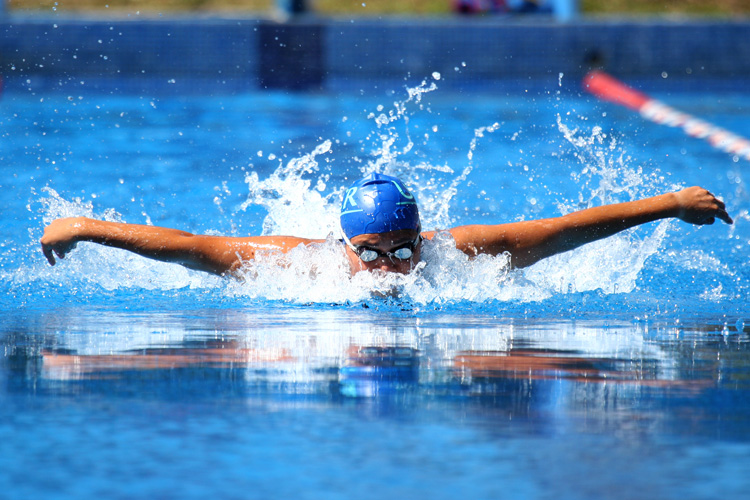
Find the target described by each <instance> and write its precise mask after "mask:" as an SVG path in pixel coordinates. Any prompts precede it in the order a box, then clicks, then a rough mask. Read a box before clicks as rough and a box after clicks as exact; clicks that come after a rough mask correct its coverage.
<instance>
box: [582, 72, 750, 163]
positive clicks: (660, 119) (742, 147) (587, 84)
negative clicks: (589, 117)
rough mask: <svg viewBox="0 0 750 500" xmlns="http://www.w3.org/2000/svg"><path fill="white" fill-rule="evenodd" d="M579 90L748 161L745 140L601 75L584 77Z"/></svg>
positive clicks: (749, 148) (749, 155) (749, 151)
mask: <svg viewBox="0 0 750 500" xmlns="http://www.w3.org/2000/svg"><path fill="white" fill-rule="evenodd" d="M583 86H584V88H585V89H586V90H587V91H589V92H591V93H592V94H594V95H595V96H597V97H598V98H600V99H603V100H605V101H610V102H614V103H615V104H620V105H621V106H625V107H626V108H629V109H632V110H634V111H637V112H638V113H640V115H641V116H642V117H644V118H645V119H647V120H649V121H652V122H654V123H658V124H660V125H666V126H669V127H679V128H681V129H682V130H683V131H684V132H685V133H686V134H687V135H689V136H691V137H695V138H698V139H704V140H706V141H708V143H709V144H711V145H712V146H713V147H715V148H717V149H720V150H721V151H724V152H726V153H729V154H732V155H736V156H738V157H740V158H744V159H745V160H748V161H750V141H749V140H747V139H745V138H744V137H740V136H738V135H737V134H734V133H732V132H729V131H728V130H725V129H723V128H721V127H717V126H716V125H713V124H711V123H709V122H707V121H704V120H701V119H699V118H696V117H694V116H691V115H689V114H687V113H683V112H681V111H678V110H676V109H674V108H673V107H671V106H668V105H667V104H664V103H663V102H661V101H658V100H656V99H652V98H651V97H649V96H647V95H646V94H644V93H642V92H639V91H637V90H635V89H633V88H631V87H628V86H627V85H625V84H624V83H622V82H621V81H619V80H617V79H615V78H613V77H612V76H610V75H608V74H607V73H604V72H603V71H598V70H596V71H591V72H590V73H588V74H587V75H586V76H585V77H584V79H583Z"/></svg>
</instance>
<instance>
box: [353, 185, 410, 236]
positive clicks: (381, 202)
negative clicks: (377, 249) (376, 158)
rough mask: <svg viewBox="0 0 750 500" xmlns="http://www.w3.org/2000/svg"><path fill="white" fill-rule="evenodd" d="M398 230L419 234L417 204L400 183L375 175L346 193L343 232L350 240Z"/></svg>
mask: <svg viewBox="0 0 750 500" xmlns="http://www.w3.org/2000/svg"><path fill="white" fill-rule="evenodd" d="M399 229H411V230H414V231H418V230H419V209H418V208H417V200H416V199H415V198H414V195H412V194H411V193H410V192H409V190H408V189H406V186H405V185H404V183H403V182H401V180H399V179H398V178H396V177H391V176H390V175H384V174H378V173H372V174H370V175H368V176H367V177H365V178H364V179H360V180H359V181H357V182H355V183H354V184H353V185H352V187H350V188H349V189H347V190H346V193H344V200H343V201H342V202H341V230H342V231H343V232H344V234H345V235H346V236H347V237H348V238H354V237H355V236H357V235H360V234H379V233H387V232H389V231H397V230H399Z"/></svg>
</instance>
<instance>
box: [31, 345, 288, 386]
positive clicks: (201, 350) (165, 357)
mask: <svg viewBox="0 0 750 500" xmlns="http://www.w3.org/2000/svg"><path fill="white" fill-rule="evenodd" d="M42 361H43V366H44V369H45V372H46V374H47V377H48V378H53V379H60V380H66V379H83V378H99V377H103V376H106V374H109V373H112V372H119V371H125V370H127V371H132V370H173V369H176V368H186V367H212V368H233V367H242V366H247V365H250V364H266V363H282V362H292V361H296V359H295V358H294V357H293V356H292V354H291V353H290V352H289V351H288V350H287V349H248V348H242V347H239V346H238V345H237V344H236V343H235V342H225V341H217V342H211V343H207V344H206V345H205V346H202V347H176V348H151V349H139V350H137V351H133V352H126V353H121V354H73V353H69V352H56V351H43V352H42Z"/></svg>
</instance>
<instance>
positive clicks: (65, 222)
mask: <svg viewBox="0 0 750 500" xmlns="http://www.w3.org/2000/svg"><path fill="white" fill-rule="evenodd" d="M78 228H79V224H77V219H58V220H54V221H52V223H50V225H49V226H47V227H46V228H45V229H44V235H43V236H42V239H41V240H40V243H41V244H42V253H43V254H44V256H45V257H46V258H47V262H49V263H50V265H51V266H54V265H55V255H57V257H58V258H60V259H64V258H65V255H67V254H68V252H70V251H71V250H73V249H74V248H75V247H76V245H77V243H78V236H77V234H76V233H77V231H78Z"/></svg>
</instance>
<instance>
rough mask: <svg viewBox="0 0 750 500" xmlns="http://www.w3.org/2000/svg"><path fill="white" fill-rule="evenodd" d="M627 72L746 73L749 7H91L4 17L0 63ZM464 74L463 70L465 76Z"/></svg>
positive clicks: (167, 76) (58, 68)
mask: <svg viewBox="0 0 750 500" xmlns="http://www.w3.org/2000/svg"><path fill="white" fill-rule="evenodd" d="M595 66H599V67H603V68H604V69H605V70H607V71H609V72H611V73H613V74H615V75H617V76H619V77H622V78H629V79H646V80H648V79H655V80H658V79H661V78H669V79H670V83H671V84H681V83H682V84H686V85H688V86H701V85H703V84H705V83H706V82H711V81H720V82H732V85H733V87H735V88H740V89H742V88H748V87H749V86H750V19H740V20H679V21H677V20H665V19H642V20H632V19H605V18H602V19H588V18H585V17H584V18H580V19H578V20H575V21H572V22H567V23H559V22H556V21H554V20H553V19H552V18H551V17H550V18H544V17H529V18H520V17H516V18H508V17H481V18H479V17H477V18H471V17H447V18H432V19H406V18H393V19H364V18H354V19H330V18H320V17H304V18H301V19H295V20H292V21H290V22H285V23H280V22H275V21H272V20H268V19H260V18H230V17H205V18H196V17H174V18H147V19H142V18H140V17H130V18H112V19H110V18H107V19H103V18H93V17H72V16H70V15H66V16H62V15H59V16H44V17H38V16H9V17H5V18H3V19H2V20H0V75H2V76H3V77H4V79H5V80H6V85H13V82H16V81H24V82H27V81H30V80H37V81H40V80H41V81H46V82H48V83H49V82H50V81H59V84H60V85H62V84H63V82H64V81H67V80H75V79H80V78H97V79H101V78H103V79H127V78H149V77H150V78H157V79H163V80H164V81H176V80H178V79H186V78H191V79H203V80H206V81H215V82H221V81H227V80H232V81H234V82H237V81H239V82H243V84H244V85H245V86H246V87H249V88H257V89H263V88H283V89H326V88H331V87H337V86H340V85H346V83H347V82H352V81H356V82H362V81H377V80H393V81H403V80H404V79H405V78H409V77H411V78H418V79H423V78H429V77H430V75H432V74H433V73H434V72H437V73H440V74H441V75H443V76H444V77H449V78H444V79H443V80H444V81H443V85H447V86H450V85H471V84H477V83H482V82H493V81H505V82H527V81H530V80H534V81H554V82H557V81H558V79H559V78H560V74H563V75H565V78H566V79H570V80H575V81H578V80H579V78H580V77H581V76H583V75H584V74H585V73H586V72H587V71H588V70H589V69H590V68H591V67H595ZM457 75H460V76H457Z"/></svg>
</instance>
